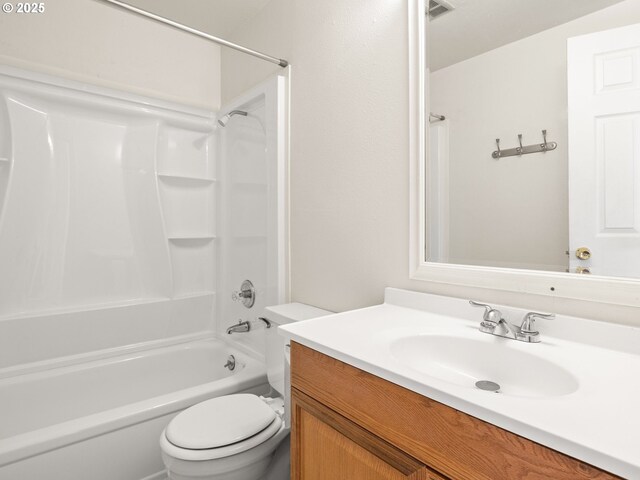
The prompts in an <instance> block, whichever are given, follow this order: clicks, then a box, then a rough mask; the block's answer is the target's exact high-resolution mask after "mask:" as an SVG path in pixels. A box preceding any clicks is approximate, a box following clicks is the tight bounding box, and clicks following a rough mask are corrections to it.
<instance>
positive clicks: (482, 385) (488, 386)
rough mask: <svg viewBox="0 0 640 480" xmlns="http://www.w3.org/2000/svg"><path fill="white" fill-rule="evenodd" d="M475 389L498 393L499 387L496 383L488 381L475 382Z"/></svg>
mask: <svg viewBox="0 0 640 480" xmlns="http://www.w3.org/2000/svg"><path fill="white" fill-rule="evenodd" d="M476 387H478V388H479V389H480V390H486V391H487V392H495V393H498V392H499V391H500V385H498V384H497V383H496V382H491V381H489V380H479V381H477V382H476Z"/></svg>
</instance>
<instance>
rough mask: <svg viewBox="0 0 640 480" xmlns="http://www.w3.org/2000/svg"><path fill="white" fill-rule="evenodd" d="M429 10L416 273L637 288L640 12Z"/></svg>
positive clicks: (494, 4) (616, 3)
mask: <svg viewBox="0 0 640 480" xmlns="http://www.w3.org/2000/svg"><path fill="white" fill-rule="evenodd" d="M428 6H429V10H430V15H429V20H428V21H427V24H428V25H427V33H426V36H427V66H428V68H427V73H426V79H425V80H426V85H427V99H428V100H427V111H426V112H425V118H426V119H428V122H427V127H426V128H427V130H428V137H429V141H428V151H427V152H426V153H427V155H426V156H427V164H426V168H425V180H424V183H425V192H424V200H425V203H426V205H425V207H424V212H425V216H426V219H427V227H426V229H425V233H424V236H425V238H424V241H425V244H426V259H427V261H428V262H436V263H443V264H456V265H471V266H484V267H503V268H517V269H531V270H542V271H547V272H573V273H581V274H589V273H590V274H593V275H604V276H614V277H626V278H640V0H518V1H514V0H483V1H482V2H478V1H474V0H447V1H443V0H435V1H434V0H431V1H430V2H428ZM430 113H433V115H430Z"/></svg>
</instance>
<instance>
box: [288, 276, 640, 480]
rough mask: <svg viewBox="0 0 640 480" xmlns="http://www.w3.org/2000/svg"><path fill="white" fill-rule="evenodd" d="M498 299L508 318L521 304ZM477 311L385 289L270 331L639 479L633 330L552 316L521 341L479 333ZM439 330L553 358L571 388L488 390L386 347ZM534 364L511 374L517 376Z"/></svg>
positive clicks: (639, 401) (638, 353)
mask: <svg viewBox="0 0 640 480" xmlns="http://www.w3.org/2000/svg"><path fill="white" fill-rule="evenodd" d="M498 308H500V310H501V311H502V312H503V313H504V314H505V318H507V319H508V320H510V321H511V323H514V324H517V325H519V324H520V319H521V318H522V315H523V314H524V313H525V311H524V310H520V309H514V308H508V307H504V308H502V307H498ZM481 319H482V310H480V309H474V308H472V307H470V306H469V304H468V302H467V301H465V300H461V299H454V298H450V297H441V296H436V295H429V294H423V293H416V292H409V291H404V290H397V289H390V288H389V289H387V290H386V291H385V303H384V304H382V305H378V306H374V307H369V308H364V309H360V310H353V311H349V312H344V313H339V314H335V315H330V316H326V317H322V318H318V319H313V320H307V321H304V322H298V323H293V324H289V325H286V326H283V327H280V332H281V334H282V335H284V336H286V337H288V338H290V339H291V340H294V341H296V342H298V343H301V344H303V345H306V346H308V347H310V348H312V349H314V350H317V351H319V352H322V353H324V354H326V355H329V356H331V357H333V358H336V359H338V360H340V361H342V362H345V363H348V364H350V365H353V366H354V367H357V368H360V369H362V370H364V371H367V372H369V373H372V374H374V375H377V376H379V377H381V378H384V379H386V380H388V381H390V382H393V383H395V384H398V385H401V386H403V387H405V388H408V389H409V390H412V391H414V392H417V393H419V394H422V395H424V396H426V397H429V398H431V399H433V400H436V401H438V402H441V403H443V404H445V405H448V406H450V407H453V408H455V409H457V410H460V411H462V412H465V413H467V414H469V415H472V416H474V417H476V418H479V419H481V420H484V421H487V422H489V423H492V424H494V425H497V426H499V427H501V428H504V429H506V430H509V431H511V432H513V433H516V434H518V435H521V436H523V437H525V438H528V439H530V440H533V441H534V442H538V443H540V444H543V445H546V446H548V447H550V448H553V449H555V450H558V451H560V452H563V453H565V454H567V455H569V456H572V457H575V458H577V459H580V460H582V461H584V462H586V463H589V464H591V465H594V466H596V467H599V468H601V469H603V470H606V471H609V472H611V473H614V474H616V475H620V476H622V477H624V478H629V479H640V329H638V328H633V327H628V326H621V325H615V324H607V323H603V322H594V321H589V320H583V319H577V318H573V317H568V316H558V317H557V318H556V319H555V320H554V321H551V322H544V321H543V320H539V321H538V322H537V326H538V329H539V330H540V332H541V338H542V342H541V343H537V344H531V343H524V342H519V341H515V340H510V339H505V338H500V337H496V336H493V335H489V334H484V333H481V332H479V331H478V326H479V324H480V321H481ZM443 334H453V335H455V336H456V337H458V338H465V339H472V341H474V342H475V340H476V339H479V340H481V341H483V342H487V343H488V344H489V345H491V344H493V343H495V344H497V343H498V342H499V343H500V344H501V345H499V348H505V347H506V348H508V349H510V350H513V351H514V352H516V353H517V352H518V351H521V352H526V353H527V354H529V356H531V355H533V356H537V357H539V358H540V359H541V361H544V360H546V361H548V362H551V363H553V364H556V365H560V366H561V367H562V368H564V369H565V370H566V371H568V372H570V373H571V375H572V376H573V377H574V378H575V380H577V382H578V387H577V389H576V390H575V391H573V392H571V393H568V394H564V395H557V396H521V395H517V394H516V395H509V394H506V392H505V394H503V395H500V394H494V393H491V392H485V391H482V390H479V389H477V388H475V387H474V386H472V385H471V386H461V385H457V384H455V383H451V382H447V381H444V380H441V379H440V378H437V377H434V376H431V375H427V374H425V373H424V372H422V371H420V369H419V368H415V369H414V368H412V367H411V366H407V364H406V362H402V361H401V360H399V359H398V358H397V356H396V355H394V354H393V353H392V348H391V345H392V343H393V342H394V341H395V340H397V339H400V338H404V337H413V336H418V335H443ZM504 342H509V343H508V344H504ZM490 348H491V347H490ZM482 360H483V359H482V358H478V362H482ZM534 370H535V369H534ZM536 373H538V372H536V371H523V372H518V375H523V376H525V381H526V376H535V375H536ZM539 380H540V379H539V378H538V381H539Z"/></svg>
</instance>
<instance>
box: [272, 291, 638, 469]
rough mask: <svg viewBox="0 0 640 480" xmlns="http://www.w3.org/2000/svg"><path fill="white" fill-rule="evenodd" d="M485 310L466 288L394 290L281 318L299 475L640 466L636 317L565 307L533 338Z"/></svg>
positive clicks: (517, 314)
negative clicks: (494, 322)
mask: <svg viewBox="0 0 640 480" xmlns="http://www.w3.org/2000/svg"><path fill="white" fill-rule="evenodd" d="M501 308H502V309H503V310H504V311H503V314H504V317H505V318H507V319H511V320H512V323H516V321H517V320H520V319H521V318H523V317H526V313H527V312H525V311H520V310H519V309H509V308H507V307H501ZM481 321H482V312H479V311H478V310H476V309H474V308H472V307H471V306H470V305H469V304H468V302H466V301H464V300H461V299H454V298H448V297H439V296H435V295H427V294H420V293H415V292H407V291H402V290H395V289H387V291H386V294H385V303H384V304H383V305H378V306H375V307H369V308H365V309H361V310H355V311H352V312H344V313H341V314H337V315H332V316H328V317H325V318H324V319H319V320H312V321H309V322H302V323H298V324H296V325H292V326H286V327H284V328H282V329H281V330H282V332H281V333H282V334H283V335H285V336H287V337H289V338H290V339H291V388H292V393H291V401H292V409H291V412H292V443H291V448H292V478H293V479H302V478H304V479H307V480H308V479H318V480H320V479H327V478H332V479H333V478H344V479H347V478H348V479H353V480H356V479H366V480H376V479H403V478H407V479H429V480H442V479H455V480H458V479H462V480H499V479H504V480H513V479H520V478H526V479H554V480H563V479H567V480H568V479H572V480H573V479H615V478H628V479H631V478H640V456H639V455H638V453H637V452H638V451H640V450H639V449H638V447H639V446H640V432H639V430H640V415H639V414H638V413H637V412H636V409H635V408H634V403H635V402H636V399H637V398H638V393H639V392H640V356H639V355H638V353H637V346H636V347H634V346H633V345H634V342H637V341H638V340H639V339H640V332H639V330H638V329H637V328H633V327H625V326H620V325H618V326H616V325H606V324H602V323H599V322H591V321H588V320H582V319H576V318H571V317H565V316H558V317H557V318H556V319H555V320H553V321H550V322H545V323H543V321H542V320H541V321H539V322H538V328H539V329H540V340H541V341H540V343H537V344H533V343H525V342H519V341H517V340H513V339H507V338H502V337H498V336H496V335H491V334H487V333H483V332H482V331H480V330H479V328H478V327H479V325H480V322H481ZM568 337H573V338H572V339H570V338H568ZM635 345H637V343H636V344H635ZM478 380H489V381H495V382H496V383H498V384H499V385H500V389H499V391H498V392H492V391H485V390H482V389H480V388H477V387H476V386H475V382H476V381H478ZM603 382H604V383H608V385H609V386H610V387H611V388H609V389H601V388H599V386H600V385H602V384H603Z"/></svg>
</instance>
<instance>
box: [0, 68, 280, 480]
mask: <svg viewBox="0 0 640 480" xmlns="http://www.w3.org/2000/svg"><path fill="white" fill-rule="evenodd" d="M283 82H284V80H283V79H282V78H280V77H278V78H274V79H271V80H269V81H268V82H266V83H265V84H264V85H262V86H259V87H257V88H256V89H255V90H253V91H252V92H249V93H247V95H245V96H243V97H242V98H240V99H237V100H236V101H234V102H233V104H232V105H231V107H233V108H239V109H244V110H246V111H247V112H248V115H247V116H246V117H243V118H242V119H237V118H235V117H234V118H232V119H231V120H230V121H229V122H228V123H227V125H226V126H225V127H224V128H222V127H219V126H217V124H216V121H215V120H216V116H217V115H216V113H215V112H206V111H200V110H195V109H192V108H188V107H183V106H180V105H174V104H170V103H168V102H161V101H156V100H154V99H150V98H144V97H139V96H135V95H131V94H125V93H122V92H117V91H113V90H108V89H103V88H98V87H92V86H88V85H83V84H79V83H75V82H69V81H66V80H61V79H56V78H52V77H48V76H43V75H37V74H32V73H28V72H24V71H20V70H15V69H10V68H4V67H2V68H0V271H2V275H0V413H1V415H0V480H15V479H20V480H32V479H33V480H40V479H43V478H47V479H50V480H57V479H64V480H74V479H77V480H84V479H89V478H90V479H92V480H103V479H104V480H116V479H117V480H141V479H149V480H150V479H152V478H153V479H155V478H158V479H159V478H163V476H164V473H163V465H162V461H161V457H160V449H159V445H158V438H159V436H160V433H161V432H162V430H163V428H164V427H165V426H166V424H167V423H168V421H169V420H170V419H171V418H172V417H173V415H175V414H176V413H177V412H179V411H180V410H182V409H184V408H186V407H188V406H190V405H193V404H195V403H198V402H201V401H203V400H205V399H208V398H213V397H216V396H219V395H226V394H229V393H233V392H251V393H258V394H262V393H267V392H268V384H267V381H266V376H265V373H266V372H265V366H264V357H263V354H264V352H263V351H262V350H261V348H262V347H263V345H262V335H263V333H264V332H263V331H262V330H261V328H259V324H260V322H256V317H257V316H259V315H260V313H261V312H260V310H261V308H262V307H263V306H265V305H268V304H277V303H282V300H283V292H284V282H283V280H282V279H283V277H282V272H283V266H282V261H281V254H282V251H283V247H282V241H283V239H284V234H283V230H282V225H283V223H282V215H281V214H280V213H279V212H280V210H281V209H282V207H283V205H284V200H283V196H282V188H281V187H282V185H283V183H284V177H283V176H282V173H281V172H283V171H284V169H283V168H282V166H283V163H282V162H283V160H282V158H283V157H282V149H283V142H282V135H283V133H282V132H283V131H284V128H282V127H283V125H282V123H281V122H282V120H281V119H282V115H283V112H284V110H283V105H282V98H284V95H283V91H282V88H283ZM227 110H228V109H227ZM224 113H226V112H225V109H222V110H221V111H220V115H222V114H224ZM230 162H233V163H230ZM243 279H250V280H252V281H253V283H254V284H255V286H256V291H257V302H256V308H254V309H251V310H247V309H245V308H244V307H242V306H241V305H239V304H236V303H233V302H232V301H231V292H232V291H233V290H236V289H238V287H239V286H240V282H241V280H243ZM238 319H243V320H247V321H250V322H256V323H254V326H255V328H254V329H253V330H252V332H251V333H249V334H243V337H240V338H238V336H233V337H230V336H227V335H225V334H224V330H225V329H226V327H228V326H229V325H231V324H232V323H236V322H237V321H238ZM234 337H235V338H234ZM229 355H233V356H234V357H235V359H236V365H237V366H236V368H235V369H234V370H233V371H230V370H229V369H227V368H225V367H224V365H225V363H226V362H227V358H228V357H229Z"/></svg>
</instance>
